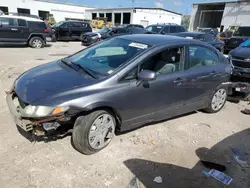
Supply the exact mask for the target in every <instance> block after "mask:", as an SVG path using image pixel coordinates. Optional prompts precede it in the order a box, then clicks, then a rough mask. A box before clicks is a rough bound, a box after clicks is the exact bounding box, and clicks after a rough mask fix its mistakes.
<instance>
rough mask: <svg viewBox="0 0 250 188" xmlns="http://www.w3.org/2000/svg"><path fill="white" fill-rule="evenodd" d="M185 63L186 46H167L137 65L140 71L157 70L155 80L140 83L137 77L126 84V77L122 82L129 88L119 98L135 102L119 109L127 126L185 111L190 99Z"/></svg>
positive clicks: (165, 117) (130, 126)
mask: <svg viewBox="0 0 250 188" xmlns="http://www.w3.org/2000/svg"><path fill="white" fill-rule="evenodd" d="M185 63H186V62H185V56H184V47H183V46H181V47H173V48H168V49H164V50H163V51H160V52H159V53H157V54H156V55H153V56H152V57H149V58H147V59H146V60H145V61H143V63H142V64H141V65H140V66H139V68H138V71H139V72H140V71H143V70H151V71H154V72H156V74H157V78H156V80H154V81H149V82H144V83H141V84H140V85H138V80H137V79H135V78H132V79H131V80H130V81H129V82H128V83H126V77H125V78H124V82H122V83H121V84H127V88H129V89H127V90H126V92H125V93H124V92H123V93H121V95H120V97H121V98H122V99H123V100H125V101H131V100H132V101H134V102H133V103H132V104H131V102H129V103H127V104H126V103H125V106H123V108H122V109H120V113H122V117H123V118H124V121H123V125H125V126H124V127H126V125H127V127H129V128H133V127H136V126H137V125H140V124H144V123H148V122H151V121H157V120H162V119H167V118H169V117H173V116H176V115H179V114H182V113H184V112H185V109H184V104H185V102H186V101H187V100H188V96H187V95H186V80H187V79H186V77H187V72H186V70H185V69H186V66H185ZM135 70H136V69H135ZM133 71H134V70H133ZM133 71H132V73H133ZM134 75H135V73H134ZM128 76H130V77H131V75H128Z"/></svg>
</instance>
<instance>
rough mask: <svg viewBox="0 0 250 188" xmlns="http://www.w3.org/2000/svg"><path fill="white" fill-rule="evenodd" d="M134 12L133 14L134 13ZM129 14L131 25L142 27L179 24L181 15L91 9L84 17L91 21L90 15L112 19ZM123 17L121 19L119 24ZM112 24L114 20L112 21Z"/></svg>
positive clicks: (149, 10) (161, 11)
mask: <svg viewBox="0 0 250 188" xmlns="http://www.w3.org/2000/svg"><path fill="white" fill-rule="evenodd" d="M134 11H135V12H134ZM128 12H130V13H131V20H130V23H131V24H142V25H143V26H144V27H145V26H147V25H150V24H156V23H176V24H179V25H180V24H181V15H178V14H174V13H171V12H167V11H163V10H154V9H135V10H133V9H125V8H124V9H91V10H87V11H86V17H87V18H88V19H92V13H97V16H98V14H100V13H104V16H105V14H106V13H112V14H113V16H112V18H113V19H114V13H121V15H122V13H128ZM122 19H123V16H122V17H121V24H122V23H123V21H122ZM113 24H114V20H113Z"/></svg>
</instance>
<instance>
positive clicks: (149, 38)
mask: <svg viewBox="0 0 250 188" xmlns="http://www.w3.org/2000/svg"><path fill="white" fill-rule="evenodd" d="M117 38H121V39H125V40H131V41H134V42H138V43H143V44H147V45H151V46H157V45H160V44H164V43H172V42H175V43H180V44H181V43H187V42H189V43H190V42H192V43H194V44H203V43H202V42H200V41H196V40H190V39H186V38H181V37H177V36H167V35H159V34H154V35H153V34H152V35H151V34H134V35H122V36H118V37H117Z"/></svg>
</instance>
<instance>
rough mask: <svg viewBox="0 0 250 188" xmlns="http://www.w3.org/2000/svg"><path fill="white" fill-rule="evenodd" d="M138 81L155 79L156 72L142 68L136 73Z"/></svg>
mask: <svg viewBox="0 0 250 188" xmlns="http://www.w3.org/2000/svg"><path fill="white" fill-rule="evenodd" d="M137 78H138V80H139V81H152V80H155V79H156V73H155V72H154V71H150V70H143V71H141V72H140V73H139V74H138V77H137Z"/></svg>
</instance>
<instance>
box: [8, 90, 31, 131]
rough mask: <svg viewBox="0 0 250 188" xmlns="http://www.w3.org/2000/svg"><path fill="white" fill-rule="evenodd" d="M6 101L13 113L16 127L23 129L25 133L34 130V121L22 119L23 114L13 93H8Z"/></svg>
mask: <svg viewBox="0 0 250 188" xmlns="http://www.w3.org/2000/svg"><path fill="white" fill-rule="evenodd" d="M6 101H7V104H8V107H9V110H10V112H11V115H12V117H13V119H14V122H15V123H16V125H18V126H19V127H21V128H22V129H23V130H25V131H27V132H28V131H31V130H32V129H33V124H32V121H30V120H28V119H22V117H21V114H20V113H19V112H18V110H17V109H18V106H16V104H15V103H14V95H13V93H8V94H7V96H6Z"/></svg>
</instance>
